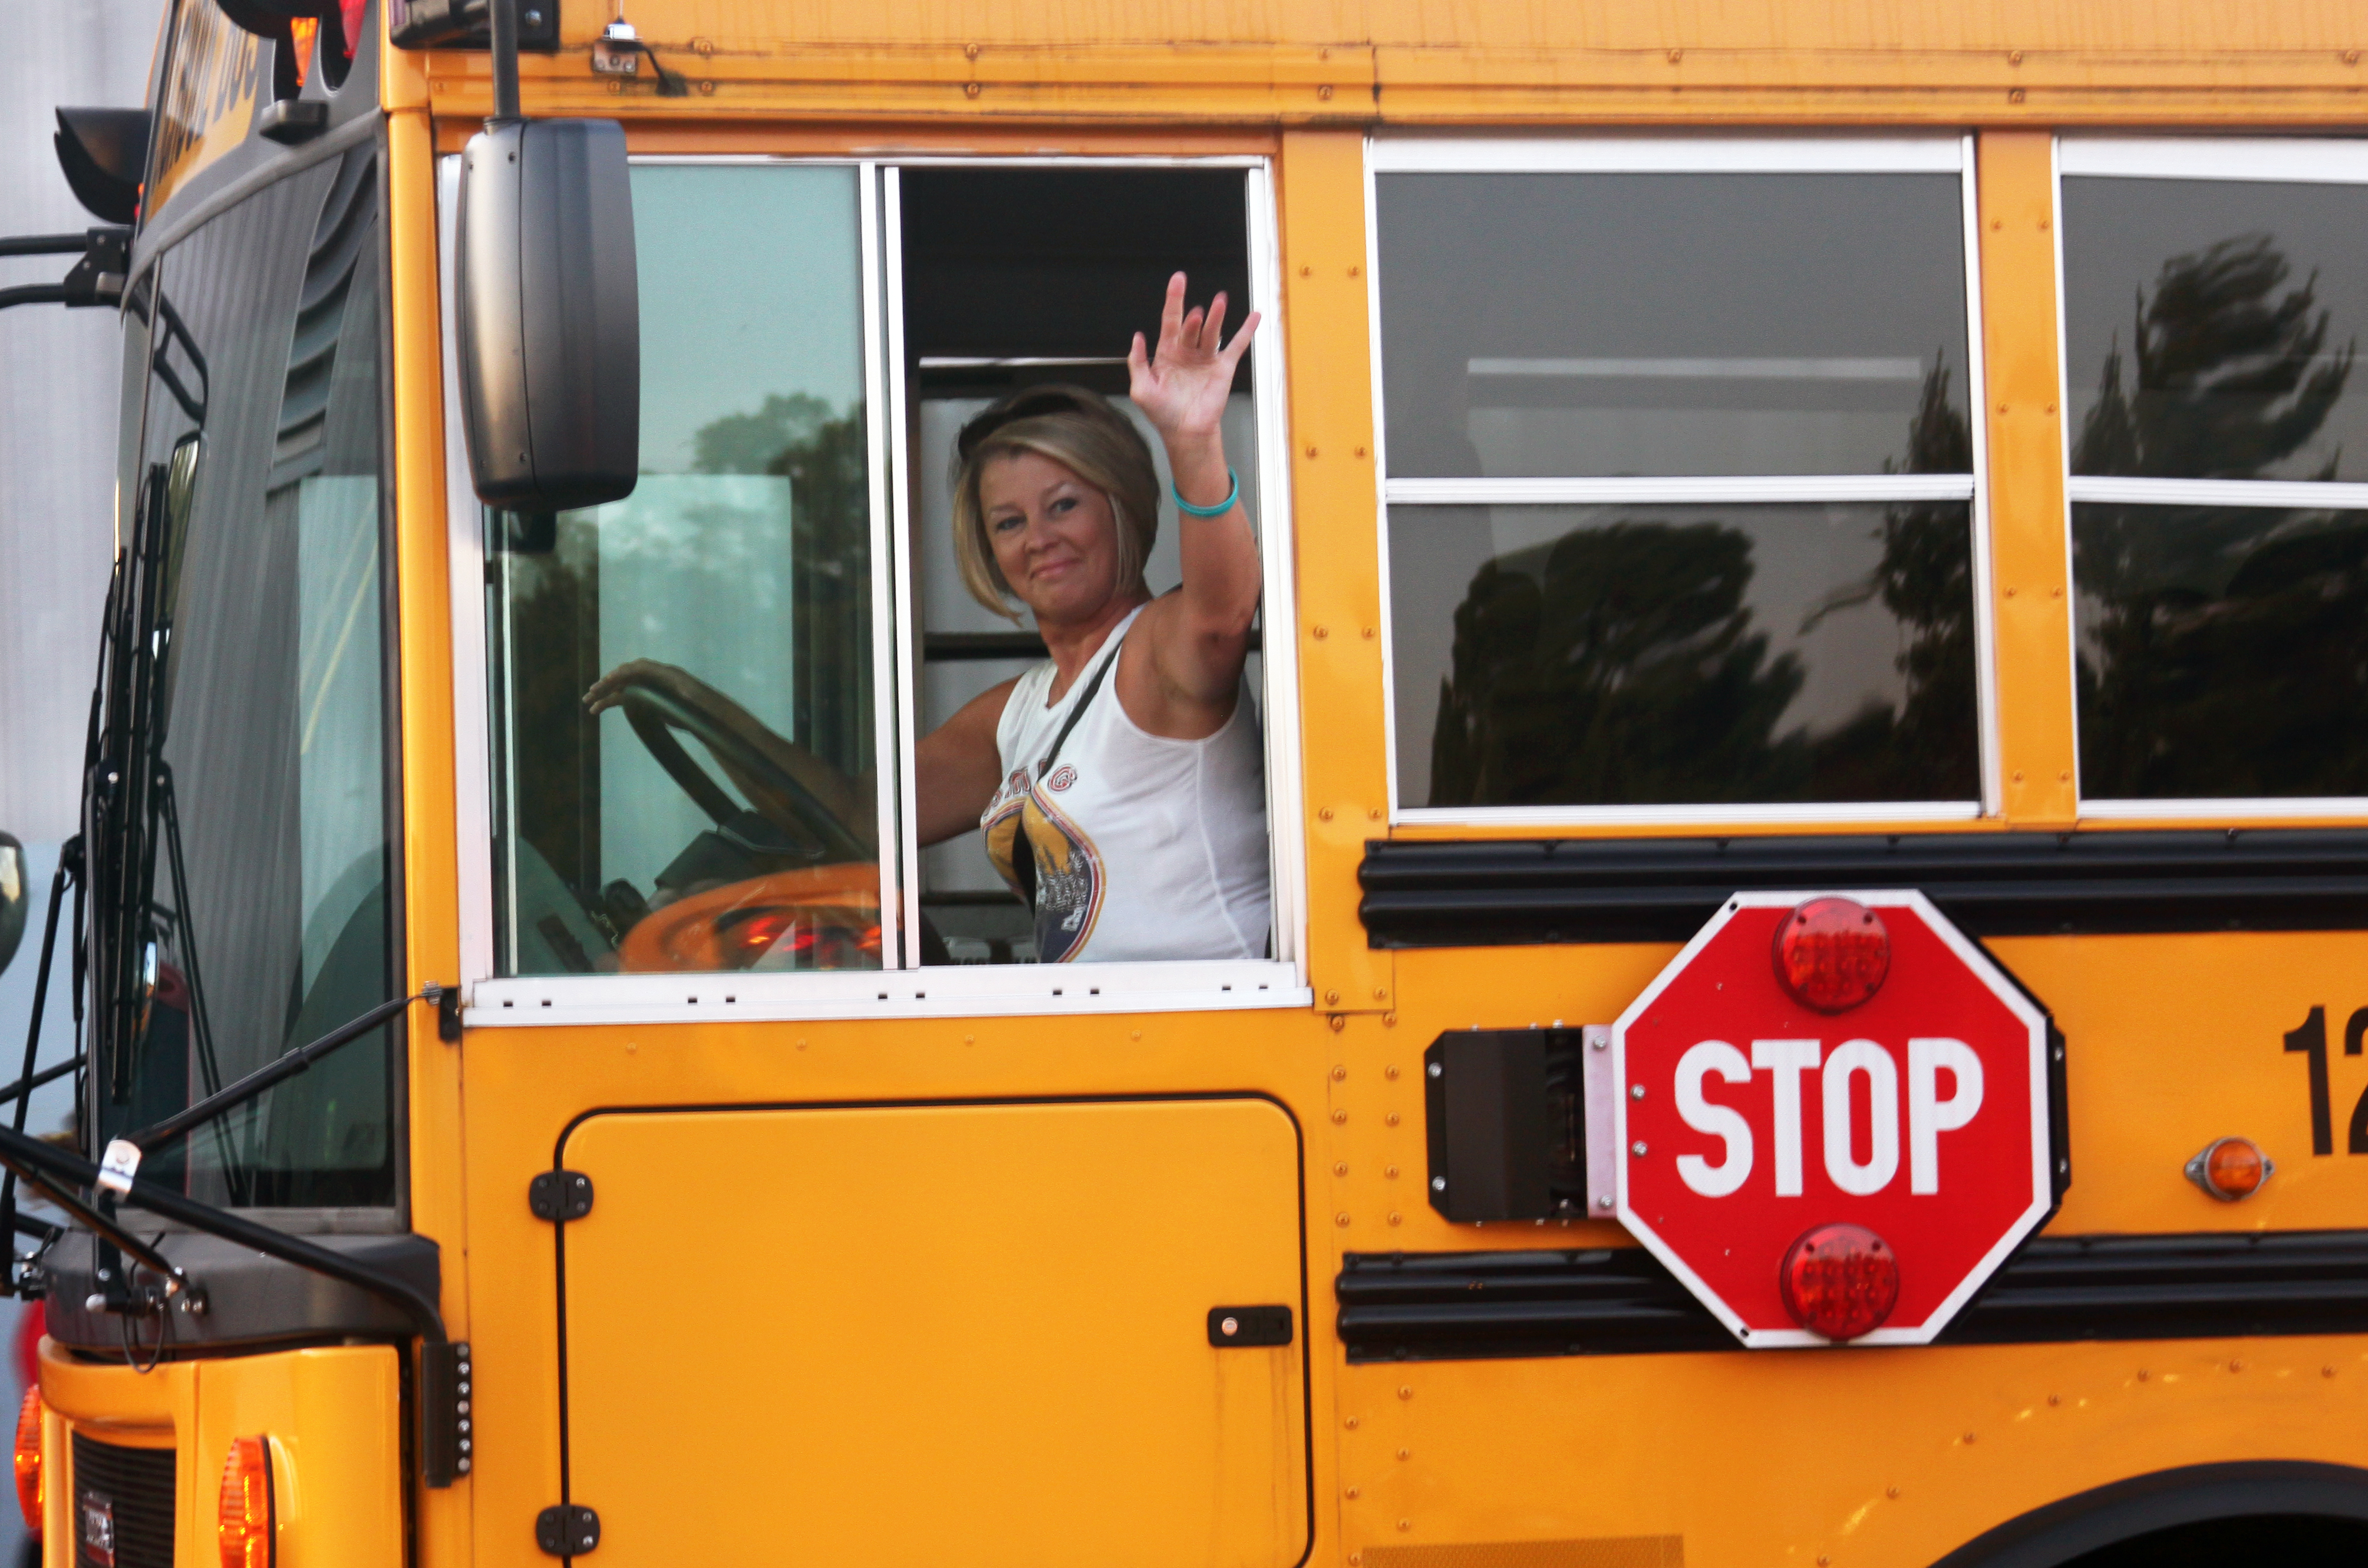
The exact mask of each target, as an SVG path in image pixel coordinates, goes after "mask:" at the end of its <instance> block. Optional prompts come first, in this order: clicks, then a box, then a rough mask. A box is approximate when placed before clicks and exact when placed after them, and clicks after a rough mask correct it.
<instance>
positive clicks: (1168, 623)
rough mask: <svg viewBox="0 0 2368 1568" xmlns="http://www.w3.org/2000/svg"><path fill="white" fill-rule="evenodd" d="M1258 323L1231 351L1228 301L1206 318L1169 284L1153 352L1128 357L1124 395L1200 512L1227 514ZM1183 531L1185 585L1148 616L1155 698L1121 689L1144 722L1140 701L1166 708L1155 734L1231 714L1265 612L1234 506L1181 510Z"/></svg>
mask: <svg viewBox="0 0 2368 1568" xmlns="http://www.w3.org/2000/svg"><path fill="white" fill-rule="evenodd" d="M1224 324H1225V296H1224V295H1223V294H1219V295H1218V296H1217V297H1216V298H1215V299H1214V300H1212V301H1210V302H1209V307H1208V309H1207V310H1206V311H1203V310H1201V308H1200V307H1199V306H1197V305H1196V306H1194V307H1192V308H1191V309H1190V310H1187V309H1185V307H1184V275H1183V274H1182V273H1180V272H1179V273H1178V274H1176V276H1175V277H1173V278H1169V279H1168V280H1167V305H1166V307H1165V308H1164V309H1163V310H1162V311H1161V312H1160V318H1159V343H1158V346H1157V347H1156V350H1151V351H1146V349H1145V347H1144V340H1143V335H1142V334H1141V333H1137V334H1135V335H1134V344H1133V348H1132V349H1131V350H1130V351H1129V353H1128V355H1127V370H1128V376H1129V385H1128V390H1127V395H1128V396H1129V397H1131V398H1133V401H1134V405H1135V406H1136V407H1137V408H1140V409H1141V410H1143V412H1144V415H1145V417H1147V418H1148V419H1149V420H1150V421H1151V424H1152V427H1153V428H1154V429H1156V430H1157V431H1158V432H1159V438H1160V440H1161V442H1162V443H1163V444H1165V446H1166V447H1167V465H1168V469H1169V471H1170V472H1172V473H1173V475H1174V476H1175V483H1176V490H1177V494H1179V495H1181V496H1182V497H1183V498H1184V499H1185V500H1186V501H1188V502H1190V503H1191V504H1193V505H1194V506H1218V505H1221V504H1223V503H1224V501H1225V498H1226V496H1227V495H1228V494H1231V493H1232V491H1233V488H1234V483H1233V480H1232V479H1231V478H1230V477H1229V476H1228V471H1227V468H1226V463H1225V439H1224V429H1223V424H1224V415H1225V399H1226V397H1227V396H1228V395H1229V394H1230V393H1231V392H1232V390H1233V385H1234V371H1235V367H1236V366H1238V365H1239V364H1240V363H1241V360H1242V356H1243V354H1244V353H1246V352H1247V350H1248V348H1249V345H1250V338H1251V335H1253V334H1254V333H1256V332H1257V330H1258V312H1255V311H1253V312H1250V314H1249V317H1248V319H1247V320H1246V321H1244V322H1243V323H1242V329H1241V331H1239V332H1237V333H1235V335H1234V340H1233V341H1232V342H1231V343H1226V342H1224V336H1223V334H1224ZM1177 526H1178V546H1179V549H1180V552H1181V554H1182V557H1183V566H1184V585H1183V587H1182V588H1181V589H1180V590H1179V591H1178V592H1176V593H1173V594H1169V595H1167V596H1166V597H1162V598H1160V599H1159V600H1158V601H1156V603H1154V604H1153V605H1152V606H1151V607H1150V608H1148V609H1146V610H1144V619H1143V623H1142V628H1141V631H1140V632H1139V633H1138V635H1144V634H1147V637H1146V641H1147V642H1148V650H1147V651H1148V653H1149V654H1150V660H1151V665H1152V672H1153V674H1154V675H1155V676H1156V688H1157V689H1156V691H1148V692H1147V691H1144V690H1143V689H1141V687H1140V685H1138V683H1134V682H1122V688H1126V687H1132V688H1133V689H1125V695H1126V698H1127V707H1128V710H1129V712H1130V713H1132V714H1134V715H1135V716H1136V718H1137V722H1143V721H1144V719H1145V718H1147V717H1155V716H1154V715H1146V714H1144V713H1141V712H1139V711H1138V710H1139V709H1140V708H1141V707H1142V706H1144V703H1143V700H1142V699H1150V702H1151V704H1152V705H1153V706H1154V707H1156V708H1157V709H1159V710H1163V711H1162V712H1160V713H1159V714H1157V715H1156V717H1161V718H1166V719H1167V720H1169V721H1170V722H1169V723H1167V724H1162V723H1158V722H1153V723H1151V724H1148V725H1147V726H1146V727H1148V728H1151V729H1152V730H1154V732H1155V733H1178V731H1179V730H1180V731H1182V732H1184V733H1194V732H1197V733H1207V732H1208V731H1210V730H1213V729H1214V728H1215V727H1216V725H1217V724H1220V723H1223V722H1224V717H1225V715H1227V714H1229V713H1231V712H1232V710H1233V702H1234V696H1235V691H1236V690H1237V689H1238V688H1239V686H1240V683H1241V677H1242V661H1243V659H1244V657H1245V656H1246V655H1247V652H1248V649H1249V632H1250V619H1251V618H1252V617H1253V616H1255V615H1256V614H1257V613H1258V591H1259V570H1258V540H1257V538H1256V537H1255V536H1254V535H1253V534H1252V533H1251V532H1250V523H1249V517H1248V515H1247V513H1245V512H1244V511H1243V510H1242V508H1241V504H1240V501H1239V500H1238V498H1236V499H1235V502H1234V504H1233V505H1231V506H1226V507H1225V510H1224V513H1223V514H1222V515H1221V516H1218V517H1195V516H1194V515H1192V514H1191V513H1190V512H1185V511H1182V510H1181V509H1179V510H1178V519H1177ZM1129 641H1130V642H1132V641H1133V639H1132V638H1130V639H1129ZM1131 652H1132V650H1130V653H1131ZM1120 673H1121V676H1123V675H1125V674H1126V671H1125V670H1124V668H1123V667H1122V668H1121V672H1120Z"/></svg>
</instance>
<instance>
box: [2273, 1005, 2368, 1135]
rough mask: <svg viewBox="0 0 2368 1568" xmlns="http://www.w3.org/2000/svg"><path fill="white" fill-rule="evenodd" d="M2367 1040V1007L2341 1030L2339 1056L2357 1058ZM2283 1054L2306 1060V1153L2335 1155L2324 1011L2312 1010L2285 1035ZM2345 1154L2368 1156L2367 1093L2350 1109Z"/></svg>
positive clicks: (2356, 1013) (2316, 1008)
mask: <svg viewBox="0 0 2368 1568" xmlns="http://www.w3.org/2000/svg"><path fill="white" fill-rule="evenodd" d="M2363 1036H2368V1007H2362V1008H2360V1009H2358V1010H2357V1011H2356V1012H2354V1013H2353V1014H2352V1015H2351V1018H2350V1020H2349V1021H2348V1022H2346V1023H2345V1024H2344V1026H2343V1054H2344V1055H2346V1056H2357V1055H2359V1054H2360V1050H2361V1040H2362V1037H2363ZM2286 1050H2288V1051H2299V1052H2302V1053H2304V1054H2305V1055H2307V1056H2309V1058H2310V1152H2311V1153H2314V1154H2332V1153H2335V1118H2334V1112H2333V1110H2332V1108H2330V1107H2329V1105H2328V1097H2327V1009H2326V1008H2324V1007H2313V1008H2312V1009H2311V1010H2310V1017H2307V1018H2305V1019H2304V1020H2303V1021H2302V1027H2301V1028H2297V1029H2288V1030H2287V1031H2286ZM2347 1131H2348V1133H2349V1136H2348V1137H2347V1139H2346V1140H2345V1145H2346V1146H2345V1150H2344V1152H2345V1153H2351V1154H2368V1089H2362V1090H2361V1091H2360V1098H2359V1101H2358V1103H2356V1104H2355V1105H2353V1106H2352V1108H2351V1127H2350V1128H2349V1129H2348V1130H2347Z"/></svg>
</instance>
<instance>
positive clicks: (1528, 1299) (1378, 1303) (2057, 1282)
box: [1335, 1231, 2368, 1362]
mask: <svg viewBox="0 0 2368 1568" xmlns="http://www.w3.org/2000/svg"><path fill="white" fill-rule="evenodd" d="M1335 1288H1336V1290H1337V1291H1338V1298H1339V1303H1340V1316H1339V1331H1340V1338H1341V1341H1342V1343H1343V1344H1344V1345H1345V1346H1347V1348H1348V1352H1349V1360H1350V1361H1356V1362H1364V1361H1433V1360H1478V1359H1486V1358H1505V1357H1544V1356H1633V1355H1647V1354H1656V1353H1668V1352H1673V1351H1688V1350H1733V1349H1736V1348H1738V1346H1737V1343H1736V1338H1735V1336H1734V1335H1731V1334H1729V1333H1728V1332H1727V1331H1726V1329H1725V1327H1724V1326H1723V1325H1722V1324H1720V1323H1719V1321H1718V1320H1717V1319H1716V1318H1713V1316H1711V1315H1710V1312H1709V1311H1708V1310H1707V1309H1705V1308H1704V1307H1703V1306H1702V1304H1701V1303H1700V1302H1699V1301H1695V1300H1694V1298H1693V1296H1692V1295H1691V1293H1690V1292H1689V1291H1688V1290H1686V1288H1685V1287H1684V1286H1683V1285H1682V1284H1680V1283H1679V1281H1678V1279H1677V1278H1676V1277H1675V1276H1673V1275H1671V1274H1670V1273H1669V1271H1668V1269H1666V1268H1664V1267H1662V1266H1661V1264H1660V1261H1659V1260H1658V1259H1656V1257H1654V1256H1653V1255H1652V1254H1651V1253H1649V1252H1646V1251H1645V1249H1644V1248H1642V1247H1599V1248H1592V1249H1588V1250H1584V1251H1551V1252H1545V1251H1541V1252H1463V1253H1351V1254H1349V1256H1348V1257H1347V1258H1346V1259H1345V1260H1344V1264H1343V1267H1342V1268H1341V1270H1340V1274H1339V1277H1338V1280H1337V1282H1336V1287H1335ZM2362 1331H2368V1233H2363V1232H2358V1231H2287V1232H2270V1233H2261V1232H2237V1233H2192V1234H2180V1235H2152V1236H2062V1237H2051V1236H2041V1237H2038V1238H2035V1239H2033V1240H2032V1242H2030V1243H2029V1244H2027V1245H2025V1246H2024V1247H2023V1249H2022V1251H2021V1252H2020V1253H2019V1254H2017V1255H2016V1256H2014V1257H2013V1258H2012V1259H2011V1260H2009V1262H2008V1263H2007V1265H2006V1266H2005V1267H2003V1268H2001V1269H2000V1270H1999V1271H1998V1273H1997V1274H1996V1275H1994V1276H1993V1277H1992V1278H1991V1279H1990V1281H1989V1283H1988V1285H1987V1286H1986V1287H1985V1288H1984V1289H1983V1290H1982V1292H1981V1294H1980V1295H1978V1296H1977V1297H1975V1300H1974V1301H1971V1302H1970V1303H1968V1304H1967V1305H1966V1307H1965V1309H1964V1311H1963V1312H1960V1313H1958V1315H1957V1318H1956V1321H1955V1322H1953V1323H1952V1324H1950V1325H1949V1326H1948V1327H1947V1328H1946V1329H1944V1330H1943V1331H1941V1336H1940V1338H1939V1340H1938V1341H1937V1343H1939V1344H1942V1345H2022V1344H2042V1343H2053V1342H2061V1341H2071V1340H2107V1339H2199V1338H2219V1337H2222V1336H2226V1335H2295V1334H2358V1333H2361V1332H2362Z"/></svg>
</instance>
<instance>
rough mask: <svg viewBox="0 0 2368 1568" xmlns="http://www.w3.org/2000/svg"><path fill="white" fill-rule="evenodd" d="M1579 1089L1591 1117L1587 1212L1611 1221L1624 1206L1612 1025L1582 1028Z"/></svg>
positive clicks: (1589, 1119) (1589, 1127)
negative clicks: (1583, 1041)
mask: <svg viewBox="0 0 2368 1568" xmlns="http://www.w3.org/2000/svg"><path fill="white" fill-rule="evenodd" d="M1579 1032H1580V1033H1581V1034H1582V1035H1583V1036H1585V1038H1586V1045H1587V1048H1586V1050H1584V1051H1581V1052H1579V1062H1580V1066H1579V1090H1580V1095H1581V1097H1582V1098H1583V1099H1584V1101H1585V1102H1586V1103H1585V1106H1584V1109H1583V1114H1584V1115H1585V1117H1586V1119H1587V1212H1588V1215H1589V1216H1590V1217H1591V1218H1594V1219H1598V1220H1609V1219H1611V1216H1612V1210H1615V1209H1617V1208H1618V1207H1619V1206H1620V1145H1619V1143H1618V1142H1616V1141H1615V1140H1616V1129H1617V1127H1618V1123H1617V1121H1616V1120H1614V1119H1613V1117H1612V1105H1613V1102H1614V1100H1615V1099H1616V1098H1617V1096H1618V1094H1619V1088H1618V1085H1616V1084H1615V1083H1614V1082H1613V1081H1612V1075H1611V1025H1609V1024H1589V1025H1588V1026H1587V1028H1584V1029H1582V1030H1580V1031H1579Z"/></svg>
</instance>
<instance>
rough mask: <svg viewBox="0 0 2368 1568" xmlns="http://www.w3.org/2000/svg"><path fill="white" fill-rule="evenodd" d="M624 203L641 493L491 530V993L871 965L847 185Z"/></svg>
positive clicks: (718, 179) (868, 677)
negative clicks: (501, 981)
mask: <svg viewBox="0 0 2368 1568" xmlns="http://www.w3.org/2000/svg"><path fill="white" fill-rule="evenodd" d="M632 179H633V222H634V237H635V242H636V244H638V246H639V247H640V249H639V254H638V265H639V268H640V277H641V301H642V454H641V470H642V476H641V480H640V483H639V484H638V485H637V487H636V488H635V490H634V492H633V494H632V496H631V497H629V498H628V499H626V500H624V501H620V502H618V503H616V504H615V505H613V506H601V507H597V508H593V509H590V510H586V511H582V512H573V513H567V514H564V515H563V516H561V517H557V518H556V519H551V518H544V519H540V520H537V519H524V518H502V519H497V520H496V523H495V526H494V527H492V528H490V529H489V534H490V540H491V545H492V548H493V551H494V554H493V573H492V583H491V585H490V588H489V597H488V608H489V624H490V631H491V646H492V648H493V650H494V655H495V657H494V687H495V689H494V693H493V717H494V722H495V839H496V843H495V871H496V889H495V896H496V909H495V914H496V920H495V928H496V931H497V933H498V937H499V947H500V954H499V959H500V963H501V966H502V971H503V972H504V973H509V974H560V973H592V972H608V971H663V970H728V969H768V970H769V969H847V968H857V969H861V968H876V967H877V966H878V965H879V962H880V955H881V948H880V879H879V867H878V848H877V841H878V837H879V830H878V812H877V808H876V797H875V796H874V794H873V790H874V788H875V785H874V775H873V772H872V767H873V764H872V722H873V719H872V710H871V702H872V695H871V692H872V688H871V681H872V669H871V570H872V563H871V514H870V500H869V497H870V482H869V479H868V471H867V468H866V460H865V444H864V443H865V437H864V419H865V409H864V402H863V359H862V349H861V335H862V319H863V316H862V300H861V283H860V244H859V237H858V229H857V224H858V213H857V188H856V175H855V171H854V170H852V169H848V168H814V167H805V168H799V167H780V166H776V167H749V166H740V167H730V166H697V165H636V166H635V168H634V170H633V176H632ZM724 257H733V258H738V260H737V261H736V262H735V263H734V265H731V266H723V265H719V258H724ZM604 676H613V677H615V678H614V679H613V680H611V681H609V685H608V686H607V687H604V690H607V691H609V692H610V693H612V694H613V695H615V696H616V697H617V698H618V699H620V700H619V702H618V704H617V705H616V706H611V707H608V708H606V709H605V710H603V711H600V712H598V713H597V714H596V713H594V712H592V711H590V710H588V708H587V702H586V699H587V696H588V695H589V694H591V692H592V689H593V687H595V685H596V684H597V683H601V682H602V681H603V677H604Z"/></svg>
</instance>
